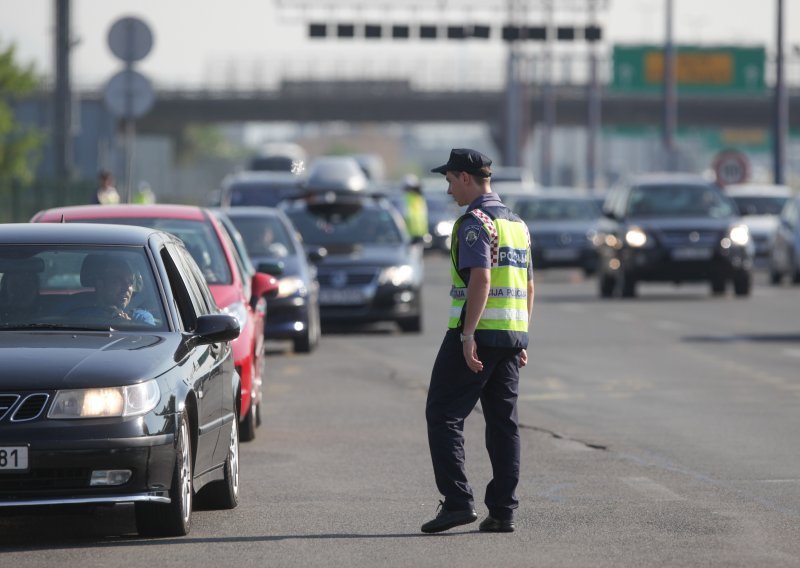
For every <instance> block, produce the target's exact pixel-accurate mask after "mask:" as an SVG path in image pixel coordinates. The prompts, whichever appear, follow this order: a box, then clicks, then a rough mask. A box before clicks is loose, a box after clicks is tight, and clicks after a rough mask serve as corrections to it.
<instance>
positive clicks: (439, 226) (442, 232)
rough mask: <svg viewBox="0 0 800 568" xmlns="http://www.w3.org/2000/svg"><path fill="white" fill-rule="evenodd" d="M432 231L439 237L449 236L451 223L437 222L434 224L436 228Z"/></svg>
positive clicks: (451, 229) (451, 228) (451, 230)
mask: <svg viewBox="0 0 800 568" xmlns="http://www.w3.org/2000/svg"><path fill="white" fill-rule="evenodd" d="M433 231H434V232H435V233H436V234H437V235H439V236H440V237H444V236H447V235H450V234H451V233H452V232H453V222H452V221H439V222H438V223H436V226H435V227H434V228H433Z"/></svg>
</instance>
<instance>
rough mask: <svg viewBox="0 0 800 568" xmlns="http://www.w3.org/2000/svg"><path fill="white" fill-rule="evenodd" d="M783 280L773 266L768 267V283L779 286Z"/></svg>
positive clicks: (781, 275)
mask: <svg viewBox="0 0 800 568" xmlns="http://www.w3.org/2000/svg"><path fill="white" fill-rule="evenodd" d="M781 282H783V274H782V273H781V272H778V271H777V270H776V269H775V267H774V266H770V267H769V283H770V284H772V285H773V286H780V284H781Z"/></svg>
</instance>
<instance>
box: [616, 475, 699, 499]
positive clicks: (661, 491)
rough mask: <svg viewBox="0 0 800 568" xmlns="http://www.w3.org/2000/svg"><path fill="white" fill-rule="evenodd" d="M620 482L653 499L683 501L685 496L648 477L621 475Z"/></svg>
mask: <svg viewBox="0 0 800 568" xmlns="http://www.w3.org/2000/svg"><path fill="white" fill-rule="evenodd" d="M621 479H622V482H623V483H624V484H625V485H627V486H628V487H631V488H632V489H635V490H636V491H638V492H639V493H641V494H642V495H645V496H646V497H648V498H650V499H652V500H653V501H685V500H686V498H685V497H681V496H680V495H678V494H677V493H675V492H673V491H671V490H669V489H667V488H666V487H664V486H663V485H661V484H660V483H656V482H655V481H653V480H652V479H650V478H649V477H623V478H621Z"/></svg>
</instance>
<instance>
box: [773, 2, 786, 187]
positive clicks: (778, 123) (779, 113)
mask: <svg viewBox="0 0 800 568" xmlns="http://www.w3.org/2000/svg"><path fill="white" fill-rule="evenodd" d="M776 4H777V12H778V14H777V30H776V31H777V34H776V36H777V45H776V46H775V65H776V70H775V71H776V73H775V94H774V103H773V107H774V108H773V128H772V162H773V179H774V183H776V184H783V183H785V181H786V179H785V174H784V166H785V164H786V138H787V136H788V128H789V99H788V97H787V94H786V77H785V75H784V57H783V28H784V24H783V20H784V18H783V16H784V2H783V0H776Z"/></svg>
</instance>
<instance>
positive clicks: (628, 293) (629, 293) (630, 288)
mask: <svg viewBox="0 0 800 568" xmlns="http://www.w3.org/2000/svg"><path fill="white" fill-rule="evenodd" d="M621 276H622V285H621V286H620V293H621V294H622V297H623V298H635V297H636V279H635V278H634V277H633V276H631V274H630V273H628V272H622V273H621Z"/></svg>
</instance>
